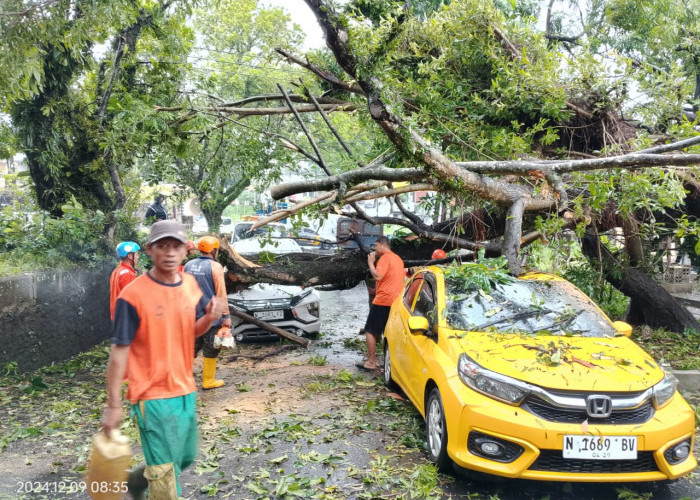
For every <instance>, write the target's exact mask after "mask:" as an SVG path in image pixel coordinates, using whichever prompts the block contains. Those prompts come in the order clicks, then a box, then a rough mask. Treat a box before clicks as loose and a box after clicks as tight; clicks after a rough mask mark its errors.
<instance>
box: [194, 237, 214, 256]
mask: <svg viewBox="0 0 700 500" xmlns="http://www.w3.org/2000/svg"><path fill="white" fill-rule="evenodd" d="M215 248H219V240H218V239H216V238H214V237H213V236H204V237H203V238H202V239H200V240H199V241H198V242H197V250H199V251H200V252H204V253H211V252H212V251H213V250H214V249H215Z"/></svg>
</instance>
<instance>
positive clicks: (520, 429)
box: [443, 379, 697, 482]
mask: <svg viewBox="0 0 700 500" xmlns="http://www.w3.org/2000/svg"><path fill="white" fill-rule="evenodd" d="M452 384H453V385H454V387H453V389H456V390H455V391H454V392H453V391H450V393H451V396H452V401H450V399H451V398H450V395H448V394H445V395H444V396H443V401H444V406H445V413H446V417H447V419H448V420H447V429H448V450H447V451H448V454H449V456H450V457H451V458H452V459H453V460H454V462H455V463H456V464H457V465H458V466H460V467H463V468H466V469H472V470H476V471H479V472H484V473H488V474H494V475H498V476H504V477H510V478H521V479H534V480H546V481H576V482H634V481H660V480H666V479H676V478H678V477H681V476H683V475H685V474H688V473H689V472H690V471H692V470H693V469H695V467H696V466H697V461H696V459H695V458H694V457H693V456H692V452H691V455H690V456H689V457H688V458H686V459H685V460H683V461H682V462H680V463H678V464H676V465H671V464H670V463H669V462H668V461H667V460H666V459H665V457H664V452H665V451H666V450H668V449H669V448H670V447H671V446H674V445H675V444H676V443H679V442H681V441H683V440H686V439H689V440H690V449H691V450H692V449H693V439H694V437H693V432H694V415H693V412H692V410H691V409H690V407H689V406H688V404H687V403H686V402H685V400H683V398H682V397H681V396H680V395H679V394H678V393H676V395H675V396H674V397H673V399H672V400H671V402H670V403H669V404H667V405H666V406H665V407H663V408H661V409H659V410H656V412H655V414H654V416H653V417H652V418H651V419H649V420H648V421H647V422H646V423H643V424H626V425H622V424H616V425H612V424H607V425H602V424H590V425H587V426H585V428H584V426H583V425H582V424H570V423H558V422H551V421H547V420H544V419H542V418H539V417H537V416H535V415H533V414H532V413H529V412H528V411H526V410H524V409H523V408H520V407H516V406H510V405H507V404H504V403H500V402H498V401H496V400H494V399H491V398H489V397H487V396H484V395H482V394H480V393H477V392H474V391H472V390H471V389H468V388H467V387H466V386H464V385H463V384H462V383H461V381H460V380H459V379H456V380H453V382H452ZM457 385H459V386H457ZM446 398H447V399H446ZM453 405H454V406H453ZM448 408H453V409H456V411H454V412H452V413H451V412H450V410H449V409H448ZM460 408H461V410H460ZM450 415H455V416H456V418H451V419H450ZM471 432H477V433H482V434H486V435H488V436H493V437H496V438H499V439H501V440H504V441H507V442H509V443H514V444H515V445H517V446H519V447H522V449H523V451H522V453H521V454H520V455H519V456H517V458H515V459H514V460H512V461H511V462H509V463H503V462H498V461H495V460H492V459H488V458H483V457H481V456H478V455H476V454H474V453H472V452H471V451H470V449H469V446H468V439H469V434H470V433H471ZM582 434H588V435H593V436H596V435H601V436H606V435H608V436H637V456H638V458H637V460H632V459H627V460H579V459H569V458H567V459H565V458H563V456H562V447H563V439H564V435H582Z"/></svg>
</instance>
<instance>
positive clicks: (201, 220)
mask: <svg viewBox="0 0 700 500" xmlns="http://www.w3.org/2000/svg"><path fill="white" fill-rule="evenodd" d="M233 227H234V224H233V220H232V219H231V217H222V218H221V225H220V226H219V234H225V235H228V234H231V231H233ZM192 234H194V235H195V236H204V235H206V234H209V224H208V223H207V219H206V218H205V217H204V216H199V217H198V218H197V219H196V220H195V221H194V224H192Z"/></svg>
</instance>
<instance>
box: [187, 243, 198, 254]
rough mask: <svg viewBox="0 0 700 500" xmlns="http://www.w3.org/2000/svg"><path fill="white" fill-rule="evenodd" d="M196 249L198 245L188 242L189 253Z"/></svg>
mask: <svg viewBox="0 0 700 500" xmlns="http://www.w3.org/2000/svg"><path fill="white" fill-rule="evenodd" d="M195 248H196V245H195V244H194V241H192V240H187V251H188V252H189V251H190V250H194V249H195Z"/></svg>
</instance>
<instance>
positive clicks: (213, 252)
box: [185, 236, 231, 389]
mask: <svg viewBox="0 0 700 500" xmlns="http://www.w3.org/2000/svg"><path fill="white" fill-rule="evenodd" d="M219 246H220V245H219V240H218V239H216V238H215V237H213V236H204V237H203V238H202V239H200V240H199V241H198V242H197V250H199V258H197V259H193V260H191V261H189V262H188V263H187V264H185V272H186V273H189V274H191V275H192V276H194V278H195V279H196V280H197V283H198V284H199V288H200V289H201V290H202V293H203V294H204V297H205V299H206V300H209V299H210V298H211V297H216V298H217V299H218V303H219V304H222V310H223V311H224V314H223V316H221V317H220V318H217V319H216V320H215V321H214V322H213V323H212V325H211V328H210V329H209V331H207V332H206V333H205V334H204V335H203V336H202V337H200V338H198V339H197V340H196V341H195V345H194V356H195V357H196V356H197V353H198V352H199V351H200V350H202V354H203V356H204V361H203V364H202V389H216V388H217V387H221V386H222V385H224V381H223V380H217V379H216V377H215V375H216V359H217V357H218V356H219V350H220V349H215V348H214V339H215V338H216V332H217V330H218V329H219V328H221V326H225V327H227V328H231V317H230V316H229V310H228V301H227V298H226V283H225V281H224V268H223V267H222V265H221V264H219V263H218V262H217V260H216V257H217V255H218V254H219Z"/></svg>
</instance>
